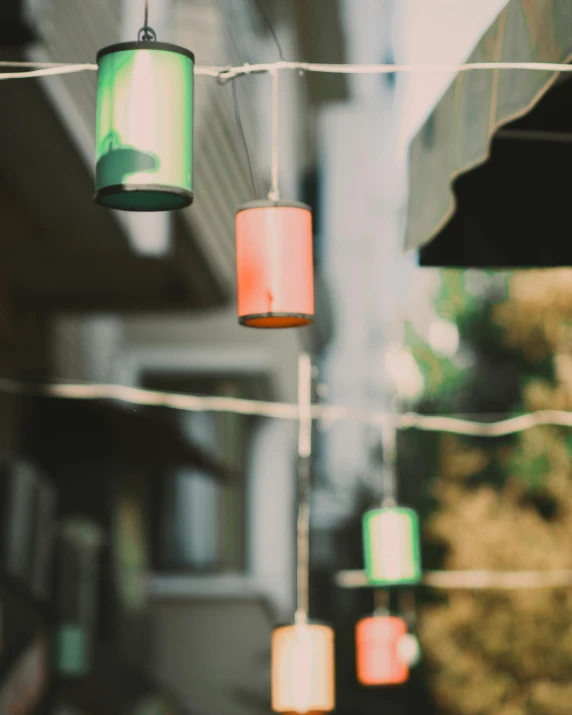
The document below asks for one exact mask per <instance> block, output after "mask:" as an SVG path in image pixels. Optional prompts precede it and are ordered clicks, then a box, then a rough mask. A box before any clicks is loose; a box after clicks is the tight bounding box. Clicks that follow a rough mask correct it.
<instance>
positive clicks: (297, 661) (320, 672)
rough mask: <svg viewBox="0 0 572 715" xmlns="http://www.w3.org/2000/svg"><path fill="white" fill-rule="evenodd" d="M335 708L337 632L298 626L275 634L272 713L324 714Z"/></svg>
mask: <svg viewBox="0 0 572 715" xmlns="http://www.w3.org/2000/svg"><path fill="white" fill-rule="evenodd" d="M334 707H335V675H334V631H333V630H332V628H330V627H329V626H325V625H318V624H315V623H297V624H295V625H292V626H282V627H280V628H277V629H276V630H275V631H274V633H273V634H272V709H273V710H274V711H275V712H278V713H324V712H330V711H331V710H333V709H334Z"/></svg>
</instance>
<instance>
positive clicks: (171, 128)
mask: <svg viewBox="0 0 572 715" xmlns="http://www.w3.org/2000/svg"><path fill="white" fill-rule="evenodd" d="M97 62H98V65H99V72H98V91H97V128H96V170H95V188H96V192H95V200H96V201H97V202H98V203H99V204H102V205H103V206H106V207H107V208H110V209H120V210H123V211H171V210H173V209H180V208H183V207H184V206H188V205H189V204H190V203H192V200H193V189H192V154H193V72H194V64H195V58H194V55H193V53H192V52H189V51H188V50H186V49H184V48H181V47H177V46H176V45H170V44H165V43H163V42H151V41H141V42H125V43H122V44H118V45H111V46H110V47H106V48H104V49H102V50H100V51H99V53H98V55H97Z"/></svg>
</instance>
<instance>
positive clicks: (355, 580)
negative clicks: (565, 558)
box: [335, 570, 572, 590]
mask: <svg viewBox="0 0 572 715" xmlns="http://www.w3.org/2000/svg"><path fill="white" fill-rule="evenodd" d="M335 581H336V584H337V585H338V586H340V587H341V588H367V587H370V586H371V585H370V584H369V582H368V580H367V578H366V575H365V572H364V571H339V572H338V573H337V574H336V577H335ZM422 583H424V584H425V585H426V586H431V587H432V588H442V589H449V588H451V589H470V590H484V589H498V590H520V589H530V588H562V587H567V586H572V571H571V570H561V571H486V570H481V571H426V572H425V573H424V575H423V580H422Z"/></svg>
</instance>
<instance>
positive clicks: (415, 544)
mask: <svg viewBox="0 0 572 715" xmlns="http://www.w3.org/2000/svg"><path fill="white" fill-rule="evenodd" d="M363 540H364V561H365V573H366V577H367V580H368V581H369V583H371V584H375V585H380V586H382V585H385V586H388V585H399V584H411V583H418V582H419V581H420V580H421V576H422V574H421V558H420V546H419V519H418V518H417V514H416V513H415V512H414V511H413V510H412V509H406V508H404V507H383V508H381V509H373V510H371V511H368V512H367V513H366V514H365V515H364V517H363Z"/></svg>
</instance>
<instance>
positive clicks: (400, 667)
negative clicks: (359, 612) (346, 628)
mask: <svg viewBox="0 0 572 715" xmlns="http://www.w3.org/2000/svg"><path fill="white" fill-rule="evenodd" d="M406 634H407V624H406V623H405V621H404V620H403V618H398V617H396V616H371V617H370V618H364V619H363V620H361V621H359V622H358V624H357V625H356V654H357V677H358V680H359V682H360V683H362V684H363V685H399V684H400V683H405V682H406V680H407V679H408V678H409V668H408V666H407V663H406V662H405V661H404V660H403V658H402V655H401V649H400V642H401V640H402V638H403V637H404V636H405V635H406Z"/></svg>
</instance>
